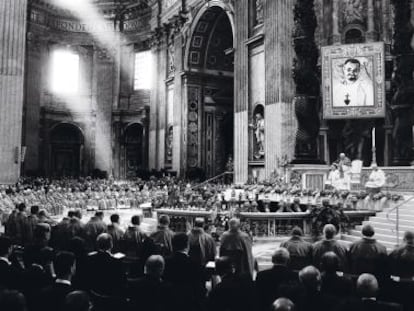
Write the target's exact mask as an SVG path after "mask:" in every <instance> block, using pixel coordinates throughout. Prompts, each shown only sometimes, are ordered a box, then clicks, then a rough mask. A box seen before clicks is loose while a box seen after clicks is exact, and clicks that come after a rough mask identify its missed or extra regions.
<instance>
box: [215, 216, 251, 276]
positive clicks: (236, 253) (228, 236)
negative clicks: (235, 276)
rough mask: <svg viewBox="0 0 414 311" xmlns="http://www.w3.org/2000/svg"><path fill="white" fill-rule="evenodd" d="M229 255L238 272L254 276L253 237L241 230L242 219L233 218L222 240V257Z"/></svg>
mask: <svg viewBox="0 0 414 311" xmlns="http://www.w3.org/2000/svg"><path fill="white" fill-rule="evenodd" d="M223 256H227V257H230V259H231V260H232V261H233V263H234V265H235V268H236V273H240V274H245V273H246V274H250V276H253V268H254V259H253V253H252V239H251V237H250V236H249V235H248V234H247V233H244V232H242V231H241V230H240V220H239V219H237V218H232V219H230V221H229V230H228V231H226V232H224V233H223V235H222V236H221V240H220V257H223Z"/></svg>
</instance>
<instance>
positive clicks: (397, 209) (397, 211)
mask: <svg viewBox="0 0 414 311" xmlns="http://www.w3.org/2000/svg"><path fill="white" fill-rule="evenodd" d="M413 199H414V196H411V197H409V198H408V199H406V200H404V201H403V202H401V203H398V204H397V205H395V206H394V207H393V208H392V209H390V210H389V211H388V212H387V219H388V220H389V221H395V230H396V237H397V245H400V207H401V206H403V205H404V204H407V203H408V202H410V201H412V200H413ZM393 211H395V220H393V219H391V218H390V215H391V213H392V212H393Z"/></svg>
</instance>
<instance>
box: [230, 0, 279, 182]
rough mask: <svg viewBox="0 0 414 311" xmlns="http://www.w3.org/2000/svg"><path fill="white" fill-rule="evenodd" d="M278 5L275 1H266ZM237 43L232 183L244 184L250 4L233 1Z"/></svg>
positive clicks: (247, 148)
mask: <svg viewBox="0 0 414 311" xmlns="http://www.w3.org/2000/svg"><path fill="white" fill-rule="evenodd" d="M267 2H278V1H267ZM234 5H235V14H234V15H235V24H236V27H235V28H236V29H237V31H236V41H235V48H236V50H235V54H234V81H235V83H234V131H235V132H234V182H235V183H246V182H247V178H248V165H249V162H248V154H249V147H248V143H249V139H248V98H249V97H248V96H249V94H248V85H249V79H248V74H249V70H248V61H249V59H248V47H247V46H246V45H245V43H244V42H245V41H246V40H247V39H248V36H249V28H248V25H249V10H248V7H249V1H248V0H238V1H235V3H234Z"/></svg>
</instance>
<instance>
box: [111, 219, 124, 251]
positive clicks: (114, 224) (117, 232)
mask: <svg viewBox="0 0 414 311" xmlns="http://www.w3.org/2000/svg"><path fill="white" fill-rule="evenodd" d="M110 219H111V224H110V225H108V233H109V234H110V235H111V236H112V241H113V243H114V247H113V248H112V252H113V253H118V252H120V251H121V243H122V238H123V236H124V230H122V229H121V227H120V224H119V215H118V214H112V215H111V217H110Z"/></svg>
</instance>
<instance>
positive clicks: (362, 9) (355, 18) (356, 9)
mask: <svg viewBox="0 0 414 311" xmlns="http://www.w3.org/2000/svg"><path fill="white" fill-rule="evenodd" d="M340 10H341V15H342V25H343V26H344V27H345V26H346V25H349V24H364V23H365V20H366V10H367V5H366V0H342V1H341V5H340Z"/></svg>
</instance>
